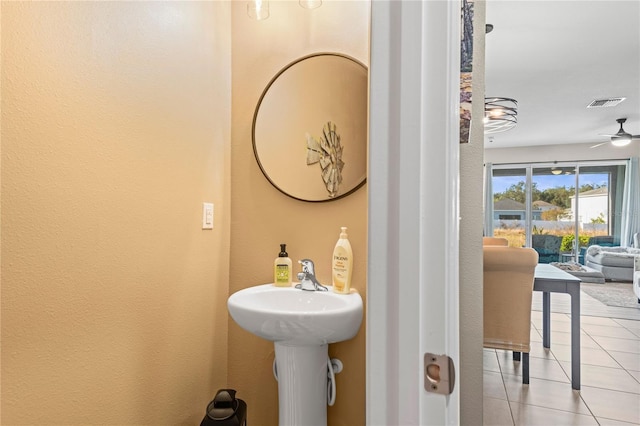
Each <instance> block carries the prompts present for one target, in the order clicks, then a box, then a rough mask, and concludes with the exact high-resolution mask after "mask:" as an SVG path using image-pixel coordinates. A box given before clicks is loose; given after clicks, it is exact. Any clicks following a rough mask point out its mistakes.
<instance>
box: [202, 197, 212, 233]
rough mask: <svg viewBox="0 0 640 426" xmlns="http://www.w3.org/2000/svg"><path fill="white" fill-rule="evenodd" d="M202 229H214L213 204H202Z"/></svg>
mask: <svg viewBox="0 0 640 426" xmlns="http://www.w3.org/2000/svg"><path fill="white" fill-rule="evenodd" d="M202 229H213V203H202Z"/></svg>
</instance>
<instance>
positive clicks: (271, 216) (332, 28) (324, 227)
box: [229, 1, 369, 426]
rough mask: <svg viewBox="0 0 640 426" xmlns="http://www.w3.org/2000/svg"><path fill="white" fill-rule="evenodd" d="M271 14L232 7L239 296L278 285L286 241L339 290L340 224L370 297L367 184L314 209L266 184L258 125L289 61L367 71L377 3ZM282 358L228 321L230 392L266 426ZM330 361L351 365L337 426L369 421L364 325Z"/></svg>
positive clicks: (274, 4)
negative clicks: (351, 64) (330, 61)
mask: <svg viewBox="0 0 640 426" xmlns="http://www.w3.org/2000/svg"><path fill="white" fill-rule="evenodd" d="M270 11H271V16H270V18H269V19H267V20H265V21H253V20H251V19H249V18H248V17H247V14H246V3H245V2H234V4H233V6H232V28H233V44H232V57H233V90H232V93H233V108H232V116H233V122H232V133H233V139H232V147H231V149H232V163H231V164H232V175H231V177H232V181H231V189H232V191H231V192H232V210H231V214H232V220H231V270H230V290H231V292H234V291H237V290H240V289H242V288H244V287H249V286H253V285H257V284H262V283H268V282H272V280H273V260H274V258H275V257H276V256H277V254H278V251H279V245H278V244H279V243H287V249H288V252H289V256H290V257H291V258H292V260H293V261H294V262H296V261H297V260H298V259H302V258H304V257H309V258H311V259H313V260H314V261H315V264H316V267H317V275H319V278H320V282H322V283H326V284H330V282H331V274H330V266H331V263H330V262H331V253H332V251H333V247H334V245H335V243H336V241H337V239H338V235H339V231H340V226H347V227H348V228H349V231H348V232H349V239H350V241H351V244H352V246H353V251H354V259H355V270H354V273H353V286H354V287H356V288H357V289H358V290H359V291H360V293H361V294H362V297H363V298H365V297H366V288H365V285H366V277H365V274H366V259H367V252H366V247H367V245H366V242H367V214H366V209H367V193H366V190H367V187H366V185H365V186H364V187H362V188H360V189H359V190H358V191H356V192H355V193H353V194H352V195H349V196H348V197H346V198H343V199H340V200H336V201H332V202H328V203H306V202H302V201H297V200H294V199H292V198H289V197H287V196H285V195H283V194H282V193H280V192H279V191H278V190H277V189H275V188H274V187H273V186H271V184H270V183H269V182H268V181H267V180H266V179H265V177H264V176H263V175H262V172H261V171H260V168H259V167H258V165H257V163H256V160H255V158H254V155H253V150H252V143H251V123H252V119H253V113H254V110H255V107H256V104H257V101H258V99H259V97H260V95H261V93H262V91H263V89H264V88H265V86H266V85H267V84H268V83H269V81H270V80H271V78H272V77H273V76H274V75H275V74H276V73H277V72H278V71H279V70H280V69H281V68H283V67H284V66H285V65H287V64H289V63H290V62H292V61H294V60H296V59H298V58H300V57H302V56H305V55H308V54H311V53H316V52H339V53H343V54H346V55H349V56H352V57H354V58H355V59H357V60H359V61H360V62H362V63H364V64H368V62H369V60H368V47H369V27H368V25H369V3H368V1H344V2H341V1H331V2H329V1H325V2H324V3H323V5H322V7H320V8H318V9H315V10H311V11H309V10H305V9H302V8H301V7H300V6H299V5H298V2H295V1H293V2H283V1H271V2H270ZM312 101H313V100H311V99H310V100H309V102H312ZM294 270H295V271H298V269H297V268H295V269H294ZM363 324H364V321H363ZM273 352H274V350H273V344H272V343H270V342H267V341H265V340H262V339H260V338H258V337H255V336H253V335H251V334H250V333H248V332H246V331H244V330H242V329H240V328H239V327H238V326H237V325H236V324H235V323H233V320H229V385H230V386H232V387H234V388H236V389H238V392H239V393H238V396H239V397H241V398H243V399H245V400H246V401H247V403H248V406H249V416H250V419H249V421H250V422H251V423H255V424H259V425H261V426H268V425H275V424H277V418H278V400H277V383H276V381H275V380H274V378H273V375H272V372H271V366H272V362H273V356H274V354H273ZM329 354H330V355H331V356H332V357H338V358H340V359H341V360H342V361H343V362H344V371H343V372H342V373H340V374H338V375H337V401H336V404H335V405H334V406H333V407H329V409H328V417H329V424H330V425H334V426H335V425H349V426H351V425H361V424H364V418H365V417H364V416H365V403H364V401H365V334H364V325H363V327H362V328H361V330H360V332H359V334H358V335H357V336H356V337H355V338H354V339H353V340H351V341H348V342H343V343H339V344H333V345H330V348H329Z"/></svg>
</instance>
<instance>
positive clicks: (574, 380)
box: [569, 284, 580, 390]
mask: <svg viewBox="0 0 640 426" xmlns="http://www.w3.org/2000/svg"><path fill="white" fill-rule="evenodd" d="M569 295H570V296H571V387H572V388H573V389H576V390H580V285H579V284H578V285H577V286H571V288H570V289H569Z"/></svg>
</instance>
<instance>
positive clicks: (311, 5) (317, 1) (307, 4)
mask: <svg viewBox="0 0 640 426" xmlns="http://www.w3.org/2000/svg"><path fill="white" fill-rule="evenodd" d="M299 3H300V6H302V7H304V8H305V9H316V8H318V7H320V6H322V0H300V1H299Z"/></svg>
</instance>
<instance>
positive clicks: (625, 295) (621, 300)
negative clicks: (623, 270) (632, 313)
mask: <svg viewBox="0 0 640 426" xmlns="http://www.w3.org/2000/svg"><path fill="white" fill-rule="evenodd" d="M580 289H581V290H582V291H584V292H585V293H587V294H588V295H589V296H591V297H593V298H594V299H597V300H599V301H600V302H602V303H604V304H605V305H607V306H617V307H621V308H637V309H640V303H638V298H637V297H636V295H635V293H634V292H633V288H632V284H631V283H616V282H606V283H604V284H590V283H582V284H580Z"/></svg>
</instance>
